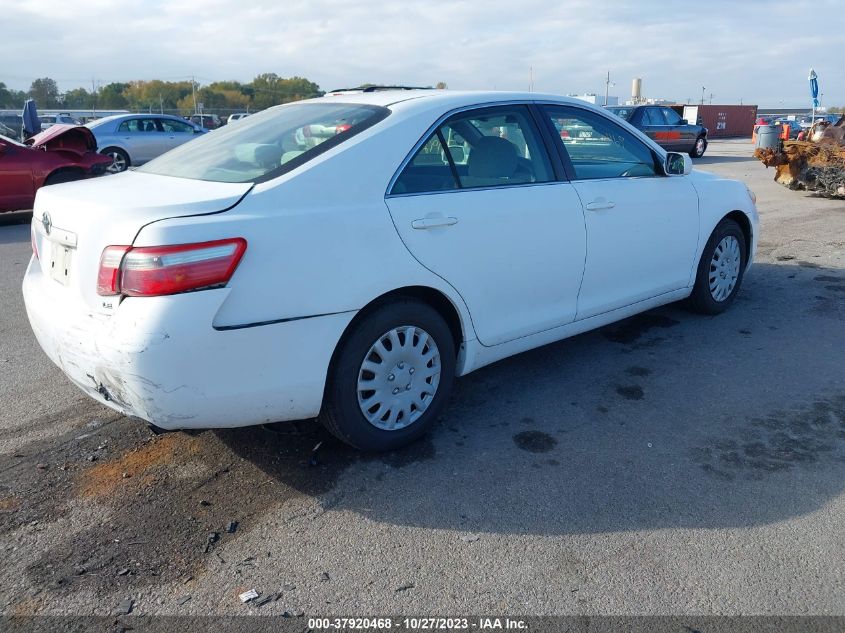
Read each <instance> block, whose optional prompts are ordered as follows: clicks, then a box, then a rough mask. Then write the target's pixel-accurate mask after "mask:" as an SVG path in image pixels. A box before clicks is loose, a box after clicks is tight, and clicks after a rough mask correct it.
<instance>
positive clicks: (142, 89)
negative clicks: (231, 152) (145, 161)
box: [0, 73, 323, 114]
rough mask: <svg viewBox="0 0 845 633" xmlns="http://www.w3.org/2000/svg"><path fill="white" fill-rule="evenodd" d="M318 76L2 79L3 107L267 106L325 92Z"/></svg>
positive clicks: (222, 109)
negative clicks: (83, 82) (67, 82)
mask: <svg viewBox="0 0 845 633" xmlns="http://www.w3.org/2000/svg"><path fill="white" fill-rule="evenodd" d="M322 95H323V92H322V91H321V90H320V86H318V85H317V84H316V83H314V82H313V81H310V80H308V79H306V78H304V77H289V78H285V77H279V76H278V75H277V74H276V73H262V74H260V75H258V76H257V77H255V78H254V79H253V80H252V81H250V82H249V83H241V82H240V81H215V82H212V83H210V84H208V85H206V86H201V85H200V84H199V83H198V82H195V81H192V80H187V81H161V80H159V79H153V80H150V81H129V82H114V83H109V84H106V85H104V86H101V87H98V88H96V89H95V90H92V91H91V92H89V91H88V90H87V89H86V88H74V89H72V90H68V91H66V92H61V91H60V90H59V87H58V85H57V84H56V82H55V80H53V79H51V78H49V77H41V78H39V79H36V80H35V81H33V82H32V85H30V87H29V90H14V89H10V88H8V87H7V86H6V84H5V83H3V82H2V81H0V109H9V110H14V109H18V108H22V107H23V104H24V101H26V100H27V99H34V100H35V104H36V106H37V107H38V109H39V110H56V109H67V110H87V109H96V110H131V111H139V112H140V111H152V112H159V111H170V112H174V111H179V113H180V114H191V113H193V112H195V111H196V108H197V107H198V106H199V104H202V108H203V111H204V112H215V111H220V112H226V111H242V110H249V111H252V110H263V109H264V108H269V107H270V106H274V105H278V104H281V103H288V102H290V101H298V100H300V99H309V98H311V97H319V96H322Z"/></svg>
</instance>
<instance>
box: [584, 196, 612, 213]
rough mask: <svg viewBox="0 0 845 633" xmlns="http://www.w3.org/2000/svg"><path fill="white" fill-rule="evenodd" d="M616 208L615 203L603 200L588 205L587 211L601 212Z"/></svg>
mask: <svg viewBox="0 0 845 633" xmlns="http://www.w3.org/2000/svg"><path fill="white" fill-rule="evenodd" d="M615 206H616V203H615V202H611V201H610V200H604V199H603V198H602V199H599V200H593V201H592V202H589V203H587V211H600V210H601V209H612V208H613V207H615Z"/></svg>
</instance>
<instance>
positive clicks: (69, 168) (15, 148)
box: [0, 125, 112, 211]
mask: <svg viewBox="0 0 845 633" xmlns="http://www.w3.org/2000/svg"><path fill="white" fill-rule="evenodd" d="M111 162H112V159H111V158H110V157H109V156H103V155H102V154H98V153H97V141H96V140H95V139H94V135H93V134H92V133H91V130H89V129H88V128H87V127H82V126H79V125H53V126H51V127H49V128H47V129H46V130H44V131H43V132H41V133H40V134H36V135H35V136H33V137H32V138H30V139H28V140H27V141H26V144H25V145H24V144H22V143H18V142H17V141H13V140H12V139H10V138H7V137H5V136H0V211H14V210H17V209H31V208H32V203H33V201H34V200H35V192H36V191H38V189H39V187H42V186H44V185H54V184H56V183H59V182H69V181H71V180H79V179H80V178H89V177H91V176H99V175H100V174H102V173H105V171H106V168H107V167H108V166H109V165H111Z"/></svg>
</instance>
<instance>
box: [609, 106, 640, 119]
mask: <svg viewBox="0 0 845 633" xmlns="http://www.w3.org/2000/svg"><path fill="white" fill-rule="evenodd" d="M606 109H607V110H609V111H610V112H613V114H615V115H616V116H618V117H619V118H621V119H625V120H626V121H627V120H628V119H629V118H631V113H632V112H633V111H634V108H606Z"/></svg>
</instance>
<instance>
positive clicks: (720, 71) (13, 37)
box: [0, 0, 845, 107]
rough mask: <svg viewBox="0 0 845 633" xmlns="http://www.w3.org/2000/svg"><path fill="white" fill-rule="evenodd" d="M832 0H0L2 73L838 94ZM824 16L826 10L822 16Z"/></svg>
mask: <svg viewBox="0 0 845 633" xmlns="http://www.w3.org/2000/svg"><path fill="white" fill-rule="evenodd" d="M840 4H841V0H813V1H812V2H805V1H803V0H791V1H788V2H784V1H781V0H767V1H758V0H730V1H729V0H698V2H693V1H691V0H687V1H684V2H671V1H667V0H663V1H659V2H657V1H652V0H637V1H633V0H627V1H616V2H613V1H610V0H571V1H562V2H555V1H554V0H483V1H482V0H476V1H471V2H470V1H463V0H402V1H401V2H400V1H394V2H384V3H374V2H367V1H365V0H335V1H328V0H241V1H240V2H237V1H235V0H191V1H190V2H174V1H172V0H165V1H158V0H121V2H120V3H114V2H113V1H112V0H74V2H73V3H71V5H68V7H70V6H72V9H71V10H57V9H56V4H55V1H54V0H0V15H2V16H3V21H2V24H0V81H2V82H5V83H6V85H8V86H10V87H12V88H16V89H27V88H28V87H29V85H30V83H31V82H32V80H33V79H35V78H37V77H45V76H46V77H52V78H53V79H55V80H56V81H57V82H58V84H59V88H60V89H61V90H63V91H64V90H69V89H71V88H75V87H79V86H83V87H86V88H88V89H89V90H90V89H91V84H92V79H93V80H94V81H95V83H96V84H97V85H104V84H107V83H110V82H114V81H129V80H134V79H164V80H179V79H187V78H190V77H192V76H193V77H195V78H196V79H197V81H199V82H200V83H202V84H206V83H210V82H212V81H216V80H224V79H236V80H240V81H249V80H251V79H252V78H253V77H254V76H255V75H257V74H259V73H263V72H275V73H276V74H278V75H280V76H282V77H290V76H294V75H299V76H303V77H306V78H308V79H310V80H312V81H315V82H316V83H318V84H319V85H320V87H321V88H322V89H323V90H331V89H335V88H341V87H351V86H356V85H360V84H361V83H378V84H404V85H433V84H435V83H437V82H438V81H444V82H446V83H447V84H448V86H449V88H453V89H472V90H475V89H490V90H528V89H529V88H530V81H531V78H532V76H533V89H534V90H535V91H537V92H548V93H555V94H576V93H584V92H595V93H599V94H603V93H604V90H605V78H606V74H607V72H608V71H610V75H611V81H612V82H613V83H614V84H615V85H614V86H612V87H611V88H610V94H611V95H617V96H620V97H621V98H622V99H625V98H627V97H629V96H630V94H631V81H632V79H633V78H634V77H641V78H642V80H643V95H644V96H647V97H655V98H665V99H672V100H677V101H679V102H682V103H685V102H687V100H688V99H689V100H691V101H692V102H693V103H696V102H698V101H699V100H700V99H701V96H702V88H704V95H705V99H706V101H707V102H709V101H710V95H711V93H712V95H713V97H712V99H713V103H724V104H730V103H740V102H742V103H746V104H757V105H760V106H762V107H779V106H780V107H803V106H807V107H809V102H810V96H809V88H808V81H807V75H808V72H809V68H810V66H813V67H814V68H815V70H816V72H817V73H818V76H819V85H820V91H821V93H823V97H822V102H823V103H822V104H823V105H835V106H845V64H843V63H842V61H841V51H843V50H845V29H843V28H842V26H843V19H842V16H841V6H837V5H840ZM826 16H827V17H826Z"/></svg>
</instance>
